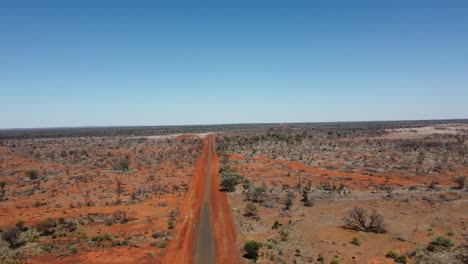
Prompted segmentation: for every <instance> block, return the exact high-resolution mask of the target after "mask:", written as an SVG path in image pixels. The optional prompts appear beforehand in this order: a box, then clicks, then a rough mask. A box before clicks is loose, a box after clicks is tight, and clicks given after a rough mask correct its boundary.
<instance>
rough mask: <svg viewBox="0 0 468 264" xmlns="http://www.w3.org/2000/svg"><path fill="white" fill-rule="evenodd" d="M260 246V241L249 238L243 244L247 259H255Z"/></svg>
mask: <svg viewBox="0 0 468 264" xmlns="http://www.w3.org/2000/svg"><path fill="white" fill-rule="evenodd" d="M261 246H262V244H261V243H259V242H257V241H255V240H249V241H247V242H246V243H245V245H244V251H245V257H246V258H249V259H257V257H258V251H259V250H260V247H261Z"/></svg>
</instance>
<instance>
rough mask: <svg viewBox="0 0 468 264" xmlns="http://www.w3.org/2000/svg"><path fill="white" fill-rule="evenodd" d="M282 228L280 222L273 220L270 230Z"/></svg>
mask: <svg viewBox="0 0 468 264" xmlns="http://www.w3.org/2000/svg"><path fill="white" fill-rule="evenodd" d="M280 226H282V224H280V222H278V220H275V222H274V223H273V226H272V227H271V229H278V227H280Z"/></svg>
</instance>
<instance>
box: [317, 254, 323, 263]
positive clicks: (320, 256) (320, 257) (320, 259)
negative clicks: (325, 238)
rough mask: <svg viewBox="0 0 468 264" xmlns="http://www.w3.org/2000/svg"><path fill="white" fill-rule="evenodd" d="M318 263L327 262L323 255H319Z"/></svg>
mask: <svg viewBox="0 0 468 264" xmlns="http://www.w3.org/2000/svg"><path fill="white" fill-rule="evenodd" d="M317 261H318V262H324V261H325V258H324V257H323V256H322V255H318V256H317Z"/></svg>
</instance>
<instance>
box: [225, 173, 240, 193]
mask: <svg viewBox="0 0 468 264" xmlns="http://www.w3.org/2000/svg"><path fill="white" fill-rule="evenodd" d="M239 178H240V176H239V175H238V174H235V173H228V174H224V175H223V176H222V178H221V181H220V185H221V188H222V189H223V190H226V191H228V192H233V191H234V190H235V189H236V185H237V184H238V183H239Z"/></svg>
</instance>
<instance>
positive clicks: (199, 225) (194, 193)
mask: <svg viewBox="0 0 468 264" xmlns="http://www.w3.org/2000/svg"><path fill="white" fill-rule="evenodd" d="M215 142H216V138H215V135H208V136H206V138H205V140H204V146H203V154H202V155H201V157H200V158H199V160H198V162H197V165H196V167H195V173H194V176H193V179H192V182H191V183H190V188H189V193H188V194H187V196H186V199H185V200H184V202H183V203H182V204H181V206H180V213H181V215H182V217H181V220H180V221H179V222H178V224H177V225H176V228H175V231H174V239H173V240H172V241H171V243H170V244H169V247H168V250H167V252H166V255H165V257H164V261H163V263H201V262H203V263H204V264H205V263H206V264H209V263H227V264H235V263H240V259H239V252H238V249H237V245H236V232H235V226H234V221H233V219H232V213H231V207H230V206H229V204H228V200H227V196H226V193H224V192H220V191H219V179H220V175H219V173H218V171H219V170H218V168H219V159H218V156H217V155H216V147H215ZM207 180H208V181H209V182H207ZM213 251H214V252H213Z"/></svg>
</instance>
